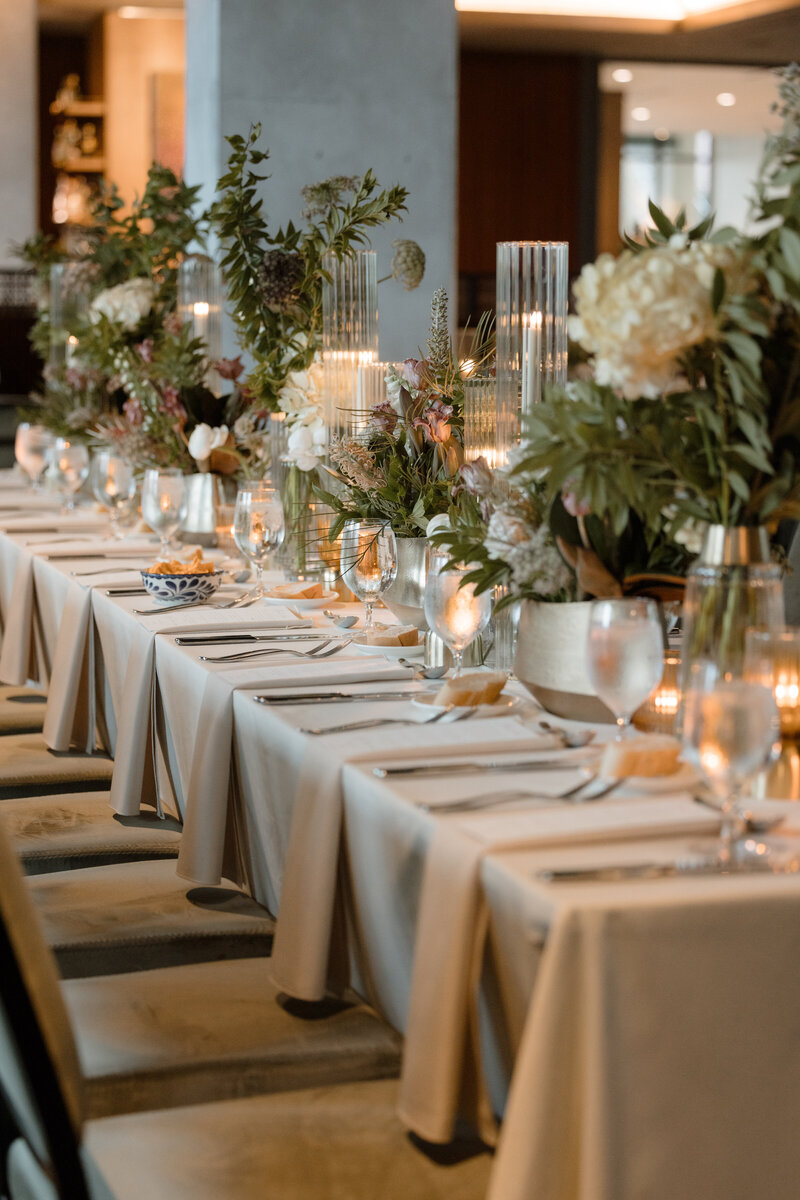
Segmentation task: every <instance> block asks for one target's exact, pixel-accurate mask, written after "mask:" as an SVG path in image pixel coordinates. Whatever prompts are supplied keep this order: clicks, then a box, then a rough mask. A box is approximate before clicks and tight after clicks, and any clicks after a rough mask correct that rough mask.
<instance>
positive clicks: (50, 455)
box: [45, 438, 89, 512]
mask: <svg viewBox="0 0 800 1200" xmlns="http://www.w3.org/2000/svg"><path fill="white" fill-rule="evenodd" d="M46 458H47V467H46V469H45V477H46V479H47V481H48V483H50V484H52V486H53V487H54V488H56V489H57V490H58V491H59V492H60V493H61V497H62V500H63V501H64V511H65V512H71V511H72V509H73V508H74V507H75V496H76V494H77V492H79V491H80V489H81V486H82V485H83V482H84V480H85V479H86V477H87V475H88V474H89V451H88V450H87V449H86V447H85V446H84V444H83V442H71V441H70V440H69V438H56V440H55V442H54V443H53V445H52V446H51V447H50V449H49V450H48V451H47V454H46Z"/></svg>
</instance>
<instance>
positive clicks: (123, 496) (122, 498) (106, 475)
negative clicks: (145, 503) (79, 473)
mask: <svg viewBox="0 0 800 1200" xmlns="http://www.w3.org/2000/svg"><path fill="white" fill-rule="evenodd" d="M89 478H90V480H91V485H92V491H93V492H94V496H95V499H96V500H97V501H98V503H99V504H102V505H103V507H104V508H107V509H108V516H109V519H110V521H111V533H112V536H113V537H115V538H121V537H122V536H123V531H122V530H121V529H120V526H119V518H120V514H121V513H122V512H123V511H124V510H125V508H126V507H127V506H128V505H129V504H130V503H131V501H132V500H133V497H134V496H135V495H136V475H135V473H134V469H133V466H132V465H131V463H129V462H128V460H127V459H125V458H120V457H119V455H117V454H114V453H113V451H111V450H100V451H98V452H97V453H96V454H94V455H93V456H92V465H91V467H90V470H89Z"/></svg>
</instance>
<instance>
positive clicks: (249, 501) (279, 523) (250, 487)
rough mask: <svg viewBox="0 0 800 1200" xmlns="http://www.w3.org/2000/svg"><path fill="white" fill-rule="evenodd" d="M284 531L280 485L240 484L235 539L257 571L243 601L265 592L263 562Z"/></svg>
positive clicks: (274, 548) (279, 540)
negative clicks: (252, 586)
mask: <svg viewBox="0 0 800 1200" xmlns="http://www.w3.org/2000/svg"><path fill="white" fill-rule="evenodd" d="M284 533H285V522H284V515H283V504H282V503H281V497H280V493H279V492H278V490H277V488H274V487H273V486H272V484H271V483H269V482H267V481H265V480H256V481H253V482H250V483H243V484H241V486H240V487H239V491H238V493H237V496H236V508H235V510H234V514H233V540H234V541H235V542H236V545H237V546H238V548H239V550H240V551H241V553H242V554H243V555H244V557H245V558H246V559H247V560H248V562H250V563H251V564H252V565H253V567H254V569H255V573H256V582H255V587H254V588H252V589H251V590H250V591H249V592H248V593H247V595H246V596H242V597H241V599H242V601H244V600H248V601H249V600H257V599H259V597H261V596H263V595H264V585H263V582H262V578H261V573H262V571H263V569H264V563H265V562H266V560H267V557H268V555H270V554H271V553H272V552H273V551H274V550H277V549H278V547H279V546H280V544H281V542H282V541H283V536H284Z"/></svg>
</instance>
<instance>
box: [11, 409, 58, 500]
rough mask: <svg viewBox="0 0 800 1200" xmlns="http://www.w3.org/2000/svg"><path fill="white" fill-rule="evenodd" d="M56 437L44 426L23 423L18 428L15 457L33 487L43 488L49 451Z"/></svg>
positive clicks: (15, 438) (15, 440) (15, 439)
mask: <svg viewBox="0 0 800 1200" xmlns="http://www.w3.org/2000/svg"><path fill="white" fill-rule="evenodd" d="M54 441H55V436H54V434H52V433H51V432H50V430H49V429H45V427H44V425H31V424H30V423H29V422H28V421H23V422H22V424H21V425H18V426H17V432H16V434H15V437H14V457H15V458H16V460H17V462H18V463H19V465H20V466H21V467H22V469H23V471H24V472H25V474H26V475H27V476H28V478H29V479H30V481H31V483H32V484H33V487H34V488H35V489H38V488H39V487H40V486H41V480H42V475H43V474H44V470H45V467H46V466H47V451H48V450H49V449H50V447H51V446H52V445H53V443H54Z"/></svg>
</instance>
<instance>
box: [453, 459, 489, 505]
mask: <svg viewBox="0 0 800 1200" xmlns="http://www.w3.org/2000/svg"><path fill="white" fill-rule="evenodd" d="M459 475H460V476H461V482H462V483H463V485H464V487H465V488H466V490H467V491H468V492H469V493H470V495H471V496H487V495H488V494H489V493H490V492H491V490H492V487H493V486H494V477H493V476H492V469H491V467H490V466H489V464H488V463H487V461H486V459H485V458H484V457H483V455H480V457H479V458H474V459H473V460H472V462H468V463H464V465H463V467H461V468H460V470H459Z"/></svg>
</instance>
